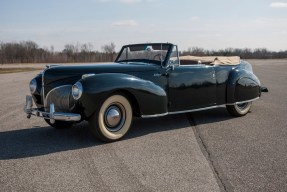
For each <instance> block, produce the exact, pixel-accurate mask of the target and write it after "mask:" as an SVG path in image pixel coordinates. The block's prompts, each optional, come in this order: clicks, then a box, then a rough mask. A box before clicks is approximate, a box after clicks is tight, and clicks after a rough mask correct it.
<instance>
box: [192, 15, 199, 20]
mask: <svg viewBox="0 0 287 192" xmlns="http://www.w3.org/2000/svg"><path fill="white" fill-rule="evenodd" d="M198 19H200V18H199V17H198V16H193V17H191V20H192V21H196V20H198Z"/></svg>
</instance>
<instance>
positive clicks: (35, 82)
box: [29, 79, 37, 94]
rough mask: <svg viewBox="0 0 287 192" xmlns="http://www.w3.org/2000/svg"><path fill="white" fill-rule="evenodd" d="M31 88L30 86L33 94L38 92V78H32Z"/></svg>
mask: <svg viewBox="0 0 287 192" xmlns="http://www.w3.org/2000/svg"><path fill="white" fill-rule="evenodd" d="M29 88H30V91H31V93H32V94H34V93H35V92H36V90H37V81H36V79H32V80H31V81H30V85H29Z"/></svg>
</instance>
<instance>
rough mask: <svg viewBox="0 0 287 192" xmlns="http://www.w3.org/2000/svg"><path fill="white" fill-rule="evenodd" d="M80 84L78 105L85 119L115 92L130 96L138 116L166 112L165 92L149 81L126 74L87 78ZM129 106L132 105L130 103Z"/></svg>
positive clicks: (98, 75)
mask: <svg viewBox="0 0 287 192" xmlns="http://www.w3.org/2000/svg"><path fill="white" fill-rule="evenodd" d="M80 82H81V83H82V85H83V94H82V96H81V98H80V100H79V103H80V105H81V106H82V109H83V112H84V115H85V117H86V118H87V119H89V118H90V117H91V115H92V114H94V112H95V111H96V110H99V108H100V106H101V105H102V103H103V102H104V100H105V99H106V98H107V97H109V96H110V95H111V94H113V93H115V92H124V93H126V92H128V93H129V94H131V95H132V97H134V98H135V100H136V102H137V103H136V104H137V105H138V108H139V113H140V115H154V114H162V113H166V112H167V94H166V92H165V91H164V89H163V88H161V87H160V86H158V85H156V84H154V83H153V82H151V81H147V80H144V79H140V78H138V77H135V76H132V75H127V74H120V73H104V74H97V75H93V76H90V77H87V78H85V79H82V80H80ZM130 102H131V101H130ZM131 104H132V105H133V104H134V103H133V102H131ZM132 107H135V106H132Z"/></svg>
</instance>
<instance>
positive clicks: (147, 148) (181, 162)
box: [0, 60, 287, 192]
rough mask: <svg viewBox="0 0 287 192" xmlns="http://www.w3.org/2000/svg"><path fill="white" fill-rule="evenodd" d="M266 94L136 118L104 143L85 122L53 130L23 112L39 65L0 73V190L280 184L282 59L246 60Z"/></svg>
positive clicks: (285, 76)
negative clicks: (236, 110)
mask: <svg viewBox="0 0 287 192" xmlns="http://www.w3.org/2000/svg"><path fill="white" fill-rule="evenodd" d="M250 62H251V63H252V64H253V69H254V71H255V74H256V75H257V76H258V77H259V79H260V80H261V83H262V84H263V85H265V86H267V87H268V88H269V91H270V92H269V93H267V94H264V95H263V96H262V98H261V99H260V100H258V101H256V102H254V103H253V106H252V109H251V112H250V113H249V114H248V115H247V116H245V117H242V118H233V117H231V116H230V115H229V114H228V113H227V111H226V110H225V108H218V109H214V110H210V111H202V112H196V113H189V114H181V115H172V116H165V117H161V118H151V119H135V121H134V123H133V127H132V129H131V130H130V132H129V134H128V135H127V137H126V138H125V139H124V140H122V141H119V142H115V143H109V144H105V143H102V142H99V141H97V140H95V139H94V138H93V136H92V135H91V134H90V132H89V130H88V127H87V123H85V122H83V123H81V124H79V125H77V126H75V127H73V128H71V129H66V130H55V129H53V128H52V127H49V126H48V125H47V124H45V122H44V121H43V120H41V119H38V118H32V119H30V120H28V119H26V116H25V114H24V113H23V103H24V99H25V95H26V94H29V91H28V83H29V81H30V79H31V78H32V77H33V76H34V75H35V74H36V73H37V72H23V73H14V74H3V75H0V82H1V83H0V90H1V92H0V94H1V97H0V104H1V108H0V188H1V191H105V192H106V191H286V188H287V176H286V173H287V161H286V160H287V155H286V154H287V130H286V117H287V116H286V114H287V113H286V112H287V111H286V109H287V107H286V105H287V103H286V102H287V96H286V88H287V87H286V80H287V60H251V61H250Z"/></svg>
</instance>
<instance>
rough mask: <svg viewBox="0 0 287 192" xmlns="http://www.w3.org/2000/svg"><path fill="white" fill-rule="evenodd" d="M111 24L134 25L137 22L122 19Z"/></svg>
mask: <svg viewBox="0 0 287 192" xmlns="http://www.w3.org/2000/svg"><path fill="white" fill-rule="evenodd" d="M112 25H113V26H119V27H135V26H138V23H137V22H136V21H135V20H132V19H131V20H122V21H117V22H114V23H113V24H112Z"/></svg>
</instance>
